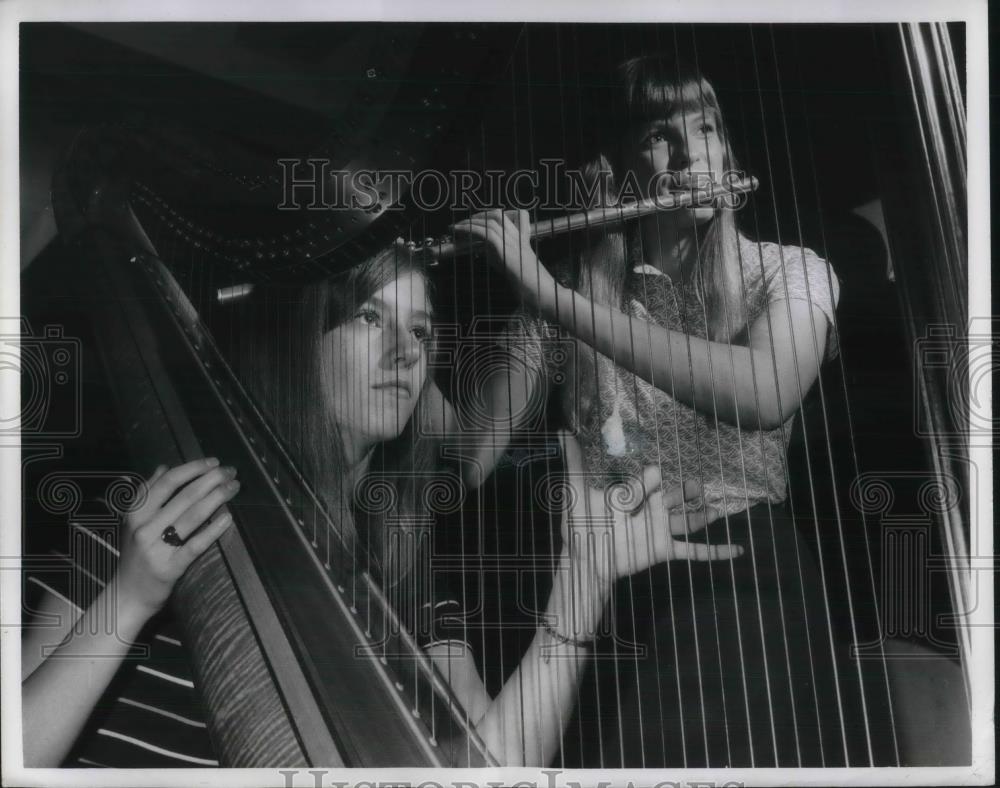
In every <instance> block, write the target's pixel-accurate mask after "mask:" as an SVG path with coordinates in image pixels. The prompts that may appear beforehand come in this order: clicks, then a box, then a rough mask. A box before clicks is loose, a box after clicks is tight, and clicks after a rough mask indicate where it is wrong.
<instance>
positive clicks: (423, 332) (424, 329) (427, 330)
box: [410, 325, 434, 342]
mask: <svg viewBox="0 0 1000 788" xmlns="http://www.w3.org/2000/svg"><path fill="white" fill-rule="evenodd" d="M410 332H411V333H412V334H413V336H415V337H416V338H417V339H419V340H420V341H421V342H423V341H424V340H426V339H431V338H432V337H433V335H434V332H433V329H432V328H431V327H430V326H427V325H417V326H413V328H411V329H410Z"/></svg>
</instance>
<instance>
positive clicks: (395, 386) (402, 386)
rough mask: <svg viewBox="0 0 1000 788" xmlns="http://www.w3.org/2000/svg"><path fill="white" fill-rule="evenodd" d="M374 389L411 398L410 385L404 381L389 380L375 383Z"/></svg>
mask: <svg viewBox="0 0 1000 788" xmlns="http://www.w3.org/2000/svg"><path fill="white" fill-rule="evenodd" d="M372 388H373V389H376V390H379V391H381V390H384V389H389V390H391V391H394V392H395V393H397V394H406V396H410V393H411V392H410V384H409V383H406V382H405V381H402V380H388V381H385V382H383V383H375V384H374V385H373V386H372Z"/></svg>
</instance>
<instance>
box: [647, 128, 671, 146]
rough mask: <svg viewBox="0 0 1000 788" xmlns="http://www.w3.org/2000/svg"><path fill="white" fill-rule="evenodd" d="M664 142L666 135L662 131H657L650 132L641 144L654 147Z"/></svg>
mask: <svg viewBox="0 0 1000 788" xmlns="http://www.w3.org/2000/svg"><path fill="white" fill-rule="evenodd" d="M666 141H667V133H666V132H665V131H663V130H662V129H658V130H656V131H651V132H650V133H649V134H647V135H646V136H645V138H644V139H643V141H642V144H643V145H656V144H658V143H660V142H666Z"/></svg>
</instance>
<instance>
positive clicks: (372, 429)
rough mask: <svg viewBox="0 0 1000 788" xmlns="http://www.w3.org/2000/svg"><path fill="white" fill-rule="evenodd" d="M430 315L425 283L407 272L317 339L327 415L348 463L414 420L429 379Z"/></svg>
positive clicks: (415, 274)
mask: <svg viewBox="0 0 1000 788" xmlns="http://www.w3.org/2000/svg"><path fill="white" fill-rule="evenodd" d="M430 313H431V307H430V304H429V303H428V299H427V288H426V283H425V281H424V277H423V275H422V274H419V273H415V272H409V273H405V274H403V275H402V276H400V278H399V279H396V280H394V281H392V282H390V283H389V284H387V285H386V286H385V287H383V288H382V289H381V290H378V291H377V292H375V293H373V294H372V296H371V297H370V298H369V299H368V300H367V301H365V302H364V303H363V304H361V306H360V307H359V308H358V309H357V310H356V312H355V314H354V315H352V316H351V317H350V318H349V319H348V320H347V322H345V323H342V324H341V325H339V326H337V327H336V328H333V329H332V330H330V331H329V332H328V333H327V334H326V336H325V337H324V338H323V342H324V347H323V350H324V353H326V354H327V356H326V357H327V358H328V359H330V360H331V361H332V363H331V364H330V365H328V366H327V368H326V388H327V393H328V396H329V407H331V408H332V410H333V415H334V418H335V419H336V421H337V424H338V426H339V427H340V431H341V435H342V436H343V438H344V441H345V448H346V449H347V451H348V455H349V456H350V455H351V454H354V455H355V456H357V455H358V454H359V453H360V454H363V453H364V452H365V451H367V449H368V448H370V447H371V446H373V445H374V444H376V443H380V442H382V441H386V440H391V439H392V438H396V437H398V436H399V435H400V433H401V432H402V431H403V428H404V427H405V426H406V423H407V422H408V421H409V420H410V417H411V416H412V415H413V410H414V407H415V406H416V403H417V399H418V397H419V396H420V392H421V390H422V389H423V385H424V380H425V379H426V377H427V352H426V346H427V340H429V338H430V336H431V314H430Z"/></svg>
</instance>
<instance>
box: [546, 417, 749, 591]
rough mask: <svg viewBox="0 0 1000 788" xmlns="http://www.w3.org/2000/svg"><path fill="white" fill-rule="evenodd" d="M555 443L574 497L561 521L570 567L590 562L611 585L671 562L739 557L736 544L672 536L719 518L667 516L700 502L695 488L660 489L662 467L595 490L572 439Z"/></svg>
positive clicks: (713, 514)
mask: <svg viewBox="0 0 1000 788" xmlns="http://www.w3.org/2000/svg"><path fill="white" fill-rule="evenodd" d="M559 440H560V443H561V444H562V449H563V457H564V458H565V462H566V474H567V478H568V480H569V484H570V492H571V493H572V505H571V508H570V511H569V513H568V515H567V516H566V517H564V518H563V543H564V544H565V545H569V546H570V556H571V557H572V558H573V560H574V563H576V564H577V565H578V566H579V565H580V564H581V563H583V564H589V565H590V570H589V571H594V572H596V573H597V575H598V577H599V578H600V580H601V581H602V582H604V583H610V582H613V581H614V580H617V579H619V578H622V577H627V576H629V575H632V574H635V573H636V572H641V571H643V570H644V569H648V568H649V567H651V566H654V565H655V564H659V563H662V562H664V561H670V560H674V559H687V560H693V561H716V560H721V559H729V558H736V557H738V556H740V555H742V554H743V548H742V547H739V546H738V545H729V544H713V545H708V544H698V543H694V542H685V541H681V540H679V539H676V538H675V535H678V534H685V533H692V532H694V531H699V530H701V529H702V528H704V527H705V526H706V525H708V523H710V522H712V521H713V520H715V519H717V518H718V517H719V516H720V513H719V512H718V511H717V510H715V509H712V508H708V509H705V510H702V511H697V512H687V513H682V514H671V513H670V512H669V510H671V509H673V508H676V507H679V506H680V504H682V503H683V502H684V501H690V500H692V499H696V498H698V496H699V495H700V494H701V488H700V486H699V485H698V484H696V483H688V484H686V485H685V486H684V487H683V488H682V487H673V488H671V489H669V490H666V491H664V490H662V489H661V486H660V485H661V480H660V469H659V468H657V467H656V466H652V465H650V466H647V467H646V469H645V472H644V474H643V478H642V480H641V482H640V481H639V480H634V481H633V482H631V483H629V484H616V485H611V486H609V487H608V488H606V489H605V490H600V489H595V488H593V487H591V486H589V485H588V484H587V482H586V470H585V468H584V462H583V452H582V451H581V449H580V444H579V443H577V440H576V438H574V437H573V436H572V435H570V434H569V433H568V432H561V433H560V434H559ZM609 548H610V550H611V554H610V555H609V554H608V550H609Z"/></svg>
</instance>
